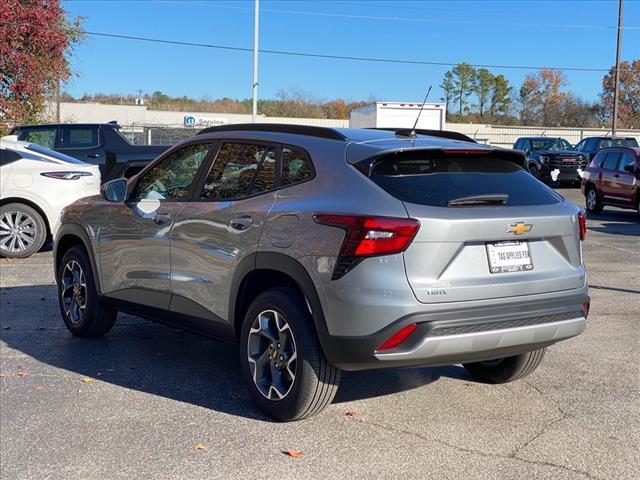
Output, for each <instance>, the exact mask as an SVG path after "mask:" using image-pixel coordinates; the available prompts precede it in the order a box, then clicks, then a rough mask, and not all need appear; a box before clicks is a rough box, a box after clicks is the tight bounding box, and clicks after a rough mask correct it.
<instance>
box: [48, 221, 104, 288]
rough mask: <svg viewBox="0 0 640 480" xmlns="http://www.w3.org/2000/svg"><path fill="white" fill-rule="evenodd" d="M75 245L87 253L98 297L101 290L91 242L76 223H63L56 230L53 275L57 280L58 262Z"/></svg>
mask: <svg viewBox="0 0 640 480" xmlns="http://www.w3.org/2000/svg"><path fill="white" fill-rule="evenodd" d="M76 245H80V246H82V247H84V249H85V250H86V251H87V254H88V256H89V261H90V262H91V269H92V270H93V277H94V282H95V284H96V290H97V291H98V294H99V295H100V294H101V293H102V289H101V286H100V275H99V270H98V269H97V263H96V258H95V255H94V251H93V246H92V244H91V241H90V240H89V236H88V235H87V232H86V231H85V230H84V229H83V228H82V226H80V225H78V224H77V223H64V224H62V225H61V226H60V229H59V230H58V234H57V236H56V241H55V242H54V248H53V268H54V275H55V276H56V278H57V273H58V270H59V268H60V262H61V261H62V257H63V256H64V254H65V252H67V250H69V249H70V248H72V247H74V246H76Z"/></svg>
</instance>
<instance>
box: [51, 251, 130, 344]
mask: <svg viewBox="0 0 640 480" xmlns="http://www.w3.org/2000/svg"><path fill="white" fill-rule="evenodd" d="M76 265H77V266H79V267H80V269H81V270H80V272H81V274H82V275H83V276H82V275H81V276H79V277H78V282H77V284H78V285H79V284H80V282H82V280H84V285H85V287H84V289H83V288H82V287H78V294H77V297H76V298H77V300H76V298H74V300H73V301H76V302H78V303H84V308H73V307H72V306H71V304H72V302H71V301H68V300H69V296H70V295H75V294H76V293H75V286H74V285H76V283H73V284H72V283H70V282H69V281H67V279H70V278H76V277H75V276H74V275H75V274H74V271H75V270H74V269H75V266H76ZM56 282H57V284H58V304H59V305H60V313H61V314H62V318H63V320H64V324H65V325H66V326H67V328H68V329H69V331H70V332H71V333H73V334H74V335H75V336H77V337H85V338H92V337H101V336H103V335H104V334H106V333H107V332H108V331H109V330H111V328H113V325H114V324H115V322H116V318H117V316H118V312H117V311H116V310H114V309H113V308H110V307H108V306H107V305H105V303H104V302H103V301H101V300H100V297H99V296H98V292H97V290H96V283H95V280H94V277H93V270H92V268H91V262H90V261H89V256H88V254H87V252H86V250H85V249H84V247H82V246H79V245H76V246H75V247H72V248H70V249H69V250H67V251H66V252H65V254H64V256H63V257H62V261H61V262H60V267H59V269H58V272H57V275H56ZM65 285H66V286H67V287H68V288H66V287H65ZM69 285H71V286H69ZM74 312H78V315H74Z"/></svg>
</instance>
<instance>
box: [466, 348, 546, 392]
mask: <svg viewBox="0 0 640 480" xmlns="http://www.w3.org/2000/svg"><path fill="white" fill-rule="evenodd" d="M546 351H547V349H546V348H541V349H539V350H534V351H532V352H527V353H523V354H521V355H515V356H513V357H506V358H498V359H496V360H488V361H486V362H476V363H465V364H463V365H462V366H463V367H464V368H465V369H466V370H467V372H469V373H470V374H471V375H473V376H474V377H476V378H477V379H478V380H482V381H483V382H489V383H507V382H513V381H514V380H518V379H520V378H523V377H526V376H527V375H530V374H531V373H533V371H534V370H535V369H536V368H538V366H539V365H540V364H541V363H542V360H543V358H544V354H545V352H546Z"/></svg>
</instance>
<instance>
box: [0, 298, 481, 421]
mask: <svg viewBox="0 0 640 480" xmlns="http://www.w3.org/2000/svg"><path fill="white" fill-rule="evenodd" d="M0 312H1V317H0V319H1V322H0V340H2V342H4V344H5V345H6V346H7V347H9V348H12V349H15V350H17V351H19V352H22V353H23V354H25V355H27V356H29V357H31V358H33V359H35V360H36V361H37V362H41V363H43V364H45V365H49V366H53V367H55V368H58V369H63V370H66V371H68V372H73V373H75V374H77V375H78V379H77V381H78V382H81V381H82V378H84V377H89V378H93V379H94V380H95V382H107V383H110V384H113V385H117V386H119V387H123V388H128V389H133V390H137V391H140V392H144V393H148V394H151V395H157V396H161V397H165V398H169V399H172V400H176V401H179V402H186V403H190V404H194V405H198V406H201V407H205V408H209V409H213V410H217V411H221V412H225V413H228V414H232V415H237V416H242V417H247V418H251V419H256V420H263V421H270V419H269V418H267V417H266V416H264V415H262V414H261V413H260V411H259V410H258V409H257V408H256V406H255V405H254V403H253V401H252V398H251V394H250V392H249V391H248V389H247V387H246V386H245V384H244V383H243V379H242V376H241V375H242V374H241V370H240V366H239V359H238V356H239V351H238V348H237V347H236V346H234V345H229V344H226V343H221V342H217V341H215V340H211V339H208V338H204V337H200V336H197V335H193V334H189V333H186V332H183V331H181V330H177V329H175V328H171V327H167V326H164V325H160V324H156V323H153V322H150V321H147V320H143V319H141V318H138V317H134V316H131V315H125V314H122V313H121V314H120V315H119V316H118V321H117V323H116V326H115V327H114V329H113V330H112V331H111V332H109V334H107V335H106V336H105V337H104V338H98V339H85V338H77V337H74V336H72V335H71V334H70V333H69V332H68V330H67V329H66V328H65V327H64V324H63V322H62V319H61V317H60V313H59V311H58V304H57V298H56V287H55V286H54V285H36V286H25V287H5V288H2V290H1V291H0ZM3 348H6V347H3ZM8 362H9V361H3V367H2V368H3V369H4V370H6V369H16V371H17V370H18V369H19V368H20V367H21V365H19V364H16V365H9V364H8ZM29 368H30V369H32V370H34V369H37V368H38V366H37V364H36V366H35V367H34V366H30V367H29ZM32 373H34V374H35V373H37V372H35V371H34V372H32ZM47 375H51V372H47ZM56 376H57V375H56ZM443 376H446V377H454V378H464V379H471V377H470V376H468V374H466V371H465V370H464V369H462V368H461V367H455V366H447V367H440V368H413V369H403V370H394V369H388V370H375V371H367V372H344V377H343V378H344V380H343V382H342V384H341V386H340V389H339V390H338V394H337V397H336V399H335V402H349V401H355V400H359V399H363V398H372V397H378V396H384V395H389V394H393V393H398V392H402V391H406V390H411V389H414V388H419V387H422V386H424V385H427V384H429V383H432V382H434V381H435V380H437V379H439V378H440V377H443ZM54 378H55V376H54ZM95 384H96V383H94V385H95ZM45 387H46V386H45ZM72 388H75V387H72Z"/></svg>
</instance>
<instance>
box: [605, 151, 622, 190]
mask: <svg viewBox="0 0 640 480" xmlns="http://www.w3.org/2000/svg"><path fill="white" fill-rule="evenodd" d="M619 159H620V152H619V151H617V150H611V151H607V155H606V157H605V158H604V162H603V163H602V170H601V171H602V183H601V191H602V195H603V196H604V198H605V199H607V200H612V199H614V200H615V197H616V188H615V181H616V177H615V175H617V174H618V161H619Z"/></svg>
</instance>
